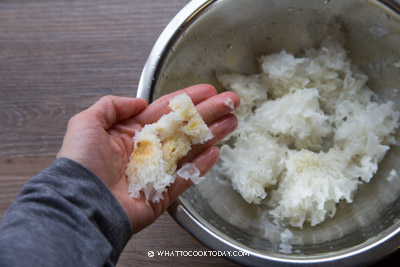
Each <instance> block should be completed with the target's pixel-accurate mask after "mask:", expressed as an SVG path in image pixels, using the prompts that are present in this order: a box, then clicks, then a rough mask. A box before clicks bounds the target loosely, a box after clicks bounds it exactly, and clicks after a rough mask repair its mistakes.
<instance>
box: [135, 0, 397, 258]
mask: <svg viewBox="0 0 400 267" xmlns="http://www.w3.org/2000/svg"><path fill="white" fill-rule="evenodd" d="M399 12H400V2H399V1H398V0H392V1H388V0H386V1H372V0H371V1H366V0H330V1H329V0H325V1H324V0H302V1H299V0H214V1H212V0H211V1H205V0H199V1H192V2H190V3H189V4H188V5H187V6H186V7H184V8H183V9H182V10H181V11H180V12H179V13H178V15H177V16H176V17H175V18H174V19H173V20H172V21H171V23H170V24H169V25H168V26H167V27H166V29H165V30H164V32H163V33H162V34H161V36H160V38H159V39H158V41H157V42H156V44H155V46H154V48H153V50H152V52H151V54H150V57H149V59H148V62H147V63H146V66H145V68H144V70H143V73H142V77H141V80H140V83H139V88H138V96H139V97H143V98H146V99H148V100H149V101H152V100H154V99H156V98H158V97H159V96H161V95H164V94H167V93H170V92H172V91H175V90H177V89H181V88H184V87H187V86H189V85H193V84H196V83H211V84H214V85H215V86H216V87H217V88H218V89H219V90H222V88H221V85H220V84H219V83H218V81H217V80H216V77H215V73H216V72H217V71H218V72H227V73H231V72H234V73H242V74H253V73H257V72H259V70H258V64H257V60H256V59H257V58H258V57H259V56H261V55H266V54H271V53H276V52H280V51H281V50H282V49H285V50H287V51H290V52H292V53H295V54H296V53H299V52H301V51H302V50H303V49H305V48H309V47H316V46H318V44H319V43H320V42H321V40H322V39H323V38H324V37H325V36H326V35H328V34H329V32H330V30H331V29H333V28H335V25H341V27H342V31H343V33H344V37H345V39H346V45H345V48H346V49H347V50H348V51H349V56H350V58H351V59H352V61H353V63H355V64H357V65H359V66H360V68H361V69H362V70H363V71H364V72H365V73H367V74H368V75H369V77H370V80H369V82H368V85H369V86H370V87H371V88H372V89H373V90H374V91H375V92H376V93H377V94H378V95H379V96H380V98H381V99H383V100H385V99H386V100H387V99H391V100H393V101H395V103H396V106H397V108H398V107H399V106H400V94H399V88H400V68H397V67H396V65H397V64H396V62H400V15H399ZM396 138H397V140H400V135H399V131H398V133H397V135H396ZM398 143H399V142H398ZM399 159H400V148H399V146H398V145H397V146H393V147H392V148H391V149H390V151H389V152H388V154H387V155H386V157H385V159H384V160H383V161H382V162H381V163H380V165H379V171H378V173H377V174H376V175H375V177H374V179H372V181H371V182H370V183H369V184H364V185H362V186H361V187H360V188H359V191H358V194H357V196H356V198H355V200H354V202H353V203H352V204H351V205H350V204H346V203H340V205H339V207H338V210H337V213H336V215H335V217H334V218H332V219H327V220H326V221H325V222H324V223H322V224H321V225H318V226H315V227H309V226H306V227H305V228H304V229H302V230H300V229H293V228H291V231H292V233H293V235H294V237H293V239H292V240H291V241H290V242H291V245H292V246H293V248H292V253H290V254H284V253H282V252H280V250H279V245H280V243H281V239H280V234H281V233H282V231H283V228H282V227H278V226H276V225H275V224H273V223H272V222H271V221H270V219H268V218H265V217H263V216H262V214H263V213H262V212H261V210H260V208H259V206H257V205H249V204H247V203H246V202H245V201H244V200H242V198H241V197H240V196H239V194H238V193H236V192H235V191H234V190H233V189H232V188H231V187H230V186H229V185H224V184H221V183H219V182H217V179H216V178H215V177H216V176H217V174H216V173H215V172H213V171H211V172H210V173H209V174H208V175H207V177H208V178H209V179H207V180H206V181H204V182H203V183H200V184H199V185H197V186H195V187H193V188H191V189H190V190H188V191H187V192H186V193H185V194H184V195H182V196H181V197H180V198H179V201H177V202H176V203H175V205H173V206H172V207H171V208H170V209H169V211H170V213H171V214H172V216H173V217H174V218H175V219H176V220H177V221H178V223H180V224H181V225H182V226H183V227H184V228H185V229H187V230H188V231H189V232H190V233H192V234H193V235H194V236H195V237H197V238H198V239H199V240H200V241H201V242H203V243H204V244H205V245H207V246H209V247H210V248H212V249H214V250H219V251H229V252H230V253H231V254H230V255H229V254H228V252H227V253H226V255H225V256H227V257H228V258H230V259H233V260H234V261H237V262H239V263H241V264H246V265H265V264H268V263H274V264H276V265H290V264H294V265H296V264H297V265H314V264H315V265H334V264H340V266H346V265H351V266H354V265H366V264H370V263H372V262H374V261H376V260H378V259H380V258H382V257H383V256H385V255H388V254H390V253H391V252H393V251H395V250H396V249H397V248H398V246H399V244H400V233H399V232H400V220H399V218H400V179H394V180H392V181H389V180H388V179H386V178H387V177H388V175H389V172H390V170H392V169H396V170H397V173H400V164H399V162H400V161H399ZM234 251H244V252H248V253H249V256H235V255H237V254H235V253H233V252H234Z"/></svg>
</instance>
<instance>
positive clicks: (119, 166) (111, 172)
mask: <svg viewBox="0 0 400 267" xmlns="http://www.w3.org/2000/svg"><path fill="white" fill-rule="evenodd" d="M183 92H186V93H187V94H188V95H189V96H190V97H191V98H192V101H193V103H194V104H195V105H196V108H197V110H198V111H199V113H200V115H201V116H202V118H203V120H204V121H205V122H206V123H207V125H208V126H209V128H210V130H211V132H212V133H213V135H214V138H212V139H211V140H209V141H208V142H206V143H205V144H202V145H196V146H194V147H193V148H192V150H191V151H190V152H189V154H188V155H187V156H186V157H185V158H183V159H182V161H181V163H183V162H191V163H193V164H195V166H196V167H197V168H198V169H199V170H200V173H201V175H202V176H203V175H204V174H205V173H206V172H207V171H208V170H209V169H211V167H212V166H213V165H214V164H215V163H216V162H217V161H218V158H219V150H218V148H216V147H215V146H214V145H215V144H216V143H218V142H219V141H220V140H221V139H223V138H224V137H225V136H227V135H228V134H230V133H231V132H233V131H234V130H235V129H236V127H237V119H236V117H235V116H234V115H232V114H230V113H231V112H232V111H233V110H232V109H231V108H230V107H228V106H227V105H225V104H224V100H226V99H227V98H230V99H232V100H233V102H234V107H235V108H237V107H238V106H239V103H240V100H239V97H238V96H237V95H236V94H235V93H232V92H224V93H221V94H217V92H216V90H215V88H214V87H212V86H211V85H206V84H201V85H195V86H192V87H189V88H186V89H184V90H180V91H177V92H174V93H171V94H168V95H166V96H163V97H161V98H160V99H158V100H156V101H155V102H154V103H152V104H151V105H149V106H148V107H147V108H146V105H147V104H146V101H145V100H143V99H139V98H127V97H116V96H106V97H103V98H101V99H100V100H99V101H98V102H96V103H95V104H94V105H93V106H91V107H89V108H88V109H87V110H84V111H82V112H81V113H78V114H77V115H75V116H73V117H72V118H71V119H70V121H69V122H68V127H67V132H66V134H65V136H64V140H63V144H62V147H61V149H60V151H59V153H58V154H57V157H67V158H70V159H72V160H75V161H77V162H79V163H81V164H82V165H84V166H85V167H87V168H89V169H90V170H91V171H93V172H94V173H95V174H96V175H97V176H98V177H99V178H100V179H101V180H102V181H103V182H104V183H105V184H106V185H107V186H108V187H109V188H110V190H111V192H112V193H113V194H114V196H115V197H116V198H117V200H118V201H119V202H120V204H121V206H122V208H123V209H124V210H125V212H126V214H127V215H128V217H129V219H130V221H131V224H132V227H133V231H134V232H135V233H136V232H138V231H140V230H142V229H143V228H145V227H146V226H148V225H150V224H151V223H152V222H154V220H156V219H157V218H158V217H159V216H160V215H161V214H162V213H163V212H164V211H165V210H166V209H167V208H168V206H169V205H170V204H171V203H172V202H173V201H174V200H175V199H176V198H177V197H178V196H179V195H180V194H182V193H183V192H184V191H185V190H187V189H188V188H189V187H190V186H192V185H193V183H192V182H191V180H190V179H189V180H185V179H182V178H180V177H177V179H176V180H175V182H174V183H173V184H172V185H171V186H170V187H169V188H168V191H167V192H164V193H163V196H164V199H163V200H160V201H159V202H158V203H153V202H150V205H146V200H145V198H144V194H143V193H141V198H140V199H135V198H131V197H130V196H129V193H128V180H127V179H126V174H125V171H126V167H127V164H128V162H129V157H130V155H131V153H132V151H133V148H134V143H133V139H132V137H133V136H134V134H135V131H136V130H140V129H141V128H142V127H143V126H144V125H145V124H151V123H154V122H156V121H157V120H158V119H159V118H160V117H161V116H162V115H164V114H167V113H169V112H170V109H169V107H168V104H169V100H170V99H171V98H173V97H174V96H176V95H179V94H182V93H183Z"/></svg>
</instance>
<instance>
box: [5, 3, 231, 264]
mask: <svg viewBox="0 0 400 267" xmlns="http://www.w3.org/2000/svg"><path fill="white" fill-rule="evenodd" d="M187 2H188V1H187V0H168V1H165V0H152V1H143V0H125V1H124V0H116V1H97V0H84V1H73V0H69V1H67V0H64V1H51V0H46V1H45V0H30V1H22V0H17V1H15V0H3V1H0V216H1V215H2V214H3V213H4V212H5V210H6V209H7V207H8V206H9V205H10V204H11V203H12V201H13V200H14V199H15V197H16V196H17V194H18V192H19V190H20V188H21V187H22V185H23V184H24V183H25V182H26V181H27V180H28V179H30V178H31V177H32V176H34V175H35V174H37V173H39V172H40V171H41V170H43V169H44V168H46V167H48V166H49V165H50V164H51V162H52V161H53V160H54V157H55V155H56V153H57V151H58V149H59V147H60V146H61V142H62V137H63V135H64V132H65V129H66V125H67V122H68V119H69V118H70V117H71V116H72V115H74V114H75V113H77V112H79V111H81V110H83V109H85V108H87V107H88V106H90V105H91V104H93V103H94V102H95V101H96V100H97V99H99V98H100V97H101V96H103V95H107V94H114V95H120V96H135V94H136V87H137V84H138V81H139V77H140V74H141V71H142V68H143V66H144V63H145V62H146V60H147V57H148V55H149V53H150V50H151V48H152V46H153V44H154V42H155V41H156V39H157V37H158V36H159V34H160V33H161V31H162V30H163V28H164V27H165V26H166V25H167V23H168V22H169V21H170V20H171V19H172V18H173V17H174V15H175V14H176V13H177V12H178V11H179V10H180V9H181V8H182V7H183V6H184V5H185V4H186V3H187ZM149 250H153V251H157V250H160V251H161V250H207V248H205V247H204V246H203V245H201V244H200V243H198V242H197V241H196V240H195V239H193V238H192V237H191V236H190V235H189V234H188V233H187V232H185V231H184V230H183V229H182V228H180V227H179V226H178V225H177V224H176V223H175V222H174V221H173V219H172V218H171V217H170V216H169V215H168V214H164V215H162V216H161V217H160V218H159V220H157V222H156V223H154V224H153V225H151V226H150V227H148V228H147V229H145V230H144V231H142V232H140V233H138V234H137V235H135V236H134V237H133V238H132V239H131V241H130V242H129V243H128V245H127V246H126V248H125V250H124V252H123V253H122V255H121V258H120V261H119V263H118V265H119V266H121V267H122V266H139V265H140V266H175V265H182V266H188V265H193V266H212V265H218V266H235V264H233V263H231V262H230V261H228V260H226V259H224V258H215V257H154V258H149V257H148V256H147V252H148V251H149Z"/></svg>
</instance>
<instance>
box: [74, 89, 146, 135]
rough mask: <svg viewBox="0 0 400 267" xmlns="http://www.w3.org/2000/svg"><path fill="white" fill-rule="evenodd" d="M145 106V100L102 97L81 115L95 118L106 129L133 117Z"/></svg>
mask: <svg viewBox="0 0 400 267" xmlns="http://www.w3.org/2000/svg"><path fill="white" fill-rule="evenodd" d="M146 106H147V103H146V100H144V99H141V98H130V97H118V96H104V97H102V98H101V99H100V100H99V101H97V102H96V103H95V104H94V105H93V106H91V107H89V108H88V109H87V110H85V111H83V112H81V115H82V116H90V117H95V119H96V120H97V121H98V122H100V124H101V125H102V127H103V128H104V129H108V128H110V127H111V126H112V125H113V124H115V123H117V122H119V121H123V120H126V119H128V118H130V117H132V116H135V115H136V114H138V113H139V112H141V111H143V110H144V109H145V108H146Z"/></svg>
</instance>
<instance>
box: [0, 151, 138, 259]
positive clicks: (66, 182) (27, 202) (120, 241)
mask: <svg viewBox="0 0 400 267" xmlns="http://www.w3.org/2000/svg"><path fill="white" fill-rule="evenodd" d="M131 236H132V226H131V224H130V222H129V219H128V217H127V215H126V213H125V211H124V210H123V209H122V207H121V206H120V204H119V202H118V201H117V200H116V198H115V197H114V196H113V195H112V193H111V192H110V190H109V189H108V188H107V186H106V185H105V184H104V183H103V182H102V181H101V180H100V179H99V178H98V177H97V176H96V175H95V174H94V173H93V172H91V171H90V170H88V169H87V168H85V167H84V166H82V165H80V164H79V163H77V162H74V161H72V160H70V159H66V158H61V159H57V160H55V161H54V162H53V164H52V165H51V166H50V167H49V168H48V169H46V170H44V171H43V172H41V173H40V174H38V175H37V176H36V177H34V178H32V179H31V180H30V181H29V182H28V183H26V184H25V185H24V187H23V188H22V190H21V192H20V194H19V195H18V197H17V199H16V200H15V202H14V203H13V204H12V205H11V206H10V207H9V209H8V210H7V212H6V213H5V214H4V215H3V217H2V219H1V221H0V266H114V265H115V263H116V262H117V260H118V257H119V255H120V253H121V252H122V249H123V248H124V246H125V245H126V243H127V242H128V240H129V238H130V237H131Z"/></svg>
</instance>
